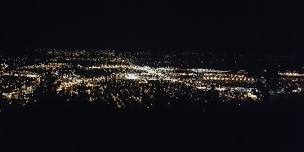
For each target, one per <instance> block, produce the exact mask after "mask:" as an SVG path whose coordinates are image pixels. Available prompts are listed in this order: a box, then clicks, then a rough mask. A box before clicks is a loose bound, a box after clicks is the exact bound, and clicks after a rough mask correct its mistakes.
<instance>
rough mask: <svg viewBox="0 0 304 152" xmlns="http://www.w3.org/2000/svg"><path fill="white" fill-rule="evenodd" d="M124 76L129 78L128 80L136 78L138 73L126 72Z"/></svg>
mask: <svg viewBox="0 0 304 152" xmlns="http://www.w3.org/2000/svg"><path fill="white" fill-rule="evenodd" d="M125 77H126V79H130V80H135V79H138V75H136V74H135V73H128V74H127V75H126V76H125Z"/></svg>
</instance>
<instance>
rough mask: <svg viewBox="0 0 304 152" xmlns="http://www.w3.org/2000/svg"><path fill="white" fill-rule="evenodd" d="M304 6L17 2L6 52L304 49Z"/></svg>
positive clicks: (6, 25) (4, 14)
mask: <svg viewBox="0 0 304 152" xmlns="http://www.w3.org/2000/svg"><path fill="white" fill-rule="evenodd" d="M303 15H304V13H303V9H302V8H301V5H297V4H291V3H286V2H285V3H283V2H278V1H274V2H265V1H255V0H248V1H246V0H240V1H227V0H226V1H217V0H215V1H212V2H191V1H183V2H180V1H165V0H163V1H143V0H137V1H134V0H132V1H126V0H107V1H99V2H89V1H85V2H83V3H80V2H75V1H70V2H46V1H41V2H40V1H33V2H22V3H20V2H19V3H18V2H14V1H12V2H9V3H5V4H3V5H1V20H2V21H1V24H2V25H1V43H0V44H1V46H0V47H1V48H2V49H20V48H40V47H65V48H81V47H83V48H171V49H174V48H175V49H202V50H203V49H206V48H217V49H246V50H250V51H253V52H255V51H257V52H262V51H268V52H280V53H286V52H287V53H288V52H290V51H301V49H303V48H304V44H303V43H302V42H303V40H304V30H303V27H304V24H303V21H302V20H303V17H304V16H303Z"/></svg>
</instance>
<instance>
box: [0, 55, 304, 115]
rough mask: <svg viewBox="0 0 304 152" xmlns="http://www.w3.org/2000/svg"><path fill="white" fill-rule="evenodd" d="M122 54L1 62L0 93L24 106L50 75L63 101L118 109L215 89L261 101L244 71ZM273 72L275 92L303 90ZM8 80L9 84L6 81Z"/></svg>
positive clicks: (301, 81) (295, 78)
mask: <svg viewBox="0 0 304 152" xmlns="http://www.w3.org/2000/svg"><path fill="white" fill-rule="evenodd" d="M126 54H128V53H118V54H117V53H115V52H114V51H109V50H107V51H99V52H97V51H93V52H92V51H84V50H81V51H74V52H71V51H60V50H48V51H47V53H46V56H44V57H45V58H46V60H45V61H44V62H40V63H35V64H29V65H21V66H15V65H14V64H13V65H9V64H6V63H0V64H1V66H0V67H1V73H0V78H1V79H0V84H1V85H2V87H1V88H0V89H1V90H0V93H1V95H2V98H4V99H5V100H8V101H9V103H11V102H13V101H18V102H19V101H23V102H21V103H22V104H26V103H28V102H29V101H30V100H33V99H32V94H33V92H34V91H35V89H36V88H38V87H39V86H41V85H45V84H44V83H41V82H45V81H47V80H48V79H49V76H51V77H52V78H54V79H55V81H54V82H52V84H51V85H53V86H55V87H54V91H55V92H56V93H57V94H58V95H59V96H65V97H66V98H67V99H66V100H67V101H73V98H75V97H76V98H82V99H83V100H86V101H88V102H104V103H107V104H113V105H114V106H115V107H116V108H118V109H122V108H128V107H129V106H130V105H132V104H139V105H142V106H143V107H145V108H147V109H152V108H153V105H154V103H153V100H154V99H155V98H156V96H157V95H158V94H159V93H160V94H164V95H166V96H168V97H169V98H172V99H176V100H178V99H186V98H188V99H191V100H193V101H196V102H206V101H207V100H206V96H208V93H209V92H212V91H215V92H217V94H216V95H217V97H218V98H219V100H221V101H222V102H226V101H231V102H233V101H241V102H257V103H258V102H261V101H262V99H261V92H260V91H259V90H258V88H257V81H258V78H256V77H253V76H250V75H249V74H248V73H247V72H246V71H245V70H240V71H238V72H231V71H228V70H216V69H210V68H209V69H207V68H206V69H205V68H180V67H165V66H164V67H154V66H149V65H136V64H133V63H132V62H131V61H132V60H136V57H134V58H132V57H129V58H128V57H127V56H128V55H126ZM140 55H142V54H140ZM22 61H24V60H22ZM84 61H85V62H84ZM166 62H170V61H167V60H166ZM46 73H48V74H46ZM91 73H92V74H91ZM278 76H280V77H281V79H280V81H279V84H278V85H279V89H277V90H276V93H278V94H280V93H286V92H287V91H286V90H287V89H288V88H292V89H291V90H290V91H289V92H290V93H300V92H302V91H303V90H304V74H301V73H297V72H285V73H282V72H279V73H278ZM7 79H9V80H7ZM19 79H20V80H19ZM9 81H14V82H13V83H11V82H10V83H6V82H9ZM45 87H50V86H45ZM170 104H171V103H170Z"/></svg>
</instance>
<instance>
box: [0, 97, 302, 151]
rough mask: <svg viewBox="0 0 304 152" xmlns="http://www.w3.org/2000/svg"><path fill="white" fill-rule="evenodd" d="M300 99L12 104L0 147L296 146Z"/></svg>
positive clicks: (299, 134)
mask: <svg viewBox="0 0 304 152" xmlns="http://www.w3.org/2000/svg"><path fill="white" fill-rule="evenodd" d="M301 99H302V98H299V97H294V98H292V97H290V98H288V99H280V100H278V101H277V102H276V104H273V103H272V104H259V105H242V106H241V107H239V108H238V110H235V107H234V106H233V105H231V104H226V105H224V104H216V103H214V104H209V105H208V108H207V110H206V111H204V112H203V111H202V110H201V109H199V108H197V105H191V104H185V105H179V106H175V107H174V108H165V107H162V108H161V107H159V108H158V109H156V110H154V111H142V110H140V109H136V108H134V109H132V110H125V111H117V110H111V108H110V107H106V106H105V105H98V104H92V103H88V102H83V103H81V102H78V103H73V104H69V103H66V102H65V103H60V102H47V103H43V104H35V105H32V106H30V107H22V108H21V107H13V108H10V109H8V110H6V111H3V112H2V113H0V118H1V127H0V136H1V149H4V150H3V151H92V150H96V149H98V150H99V151H106V150H108V149H109V150H118V149H122V150H126V149H131V150H143V151H145V150H152V149H154V150H157V149H159V148H161V149H164V150H165V149H168V150H173V149H179V150H182V149H181V148H183V151H184V150H185V151H188V150H190V149H194V148H199V149H202V150H209V149H210V150H216V151H217V150H219V149H224V150H227V151H228V149H231V150H251V149H252V150H253V149H256V150H258V149H257V148H260V146H263V150H266V147H268V148H270V149H269V150H274V149H281V150H288V151H298V150H299V148H300V147H298V146H299V144H300V143H301V141H303V140H302V136H303V131H302V130H303V123H302V122H303V119H302V116H303V110H302V109H303V107H304V104H302V103H301V101H302V100H301ZM282 100H284V101H286V102H283V101H282ZM287 100H288V102H287ZM279 101H280V102H279ZM232 109H234V110H232ZM264 146H266V147H264Z"/></svg>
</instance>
